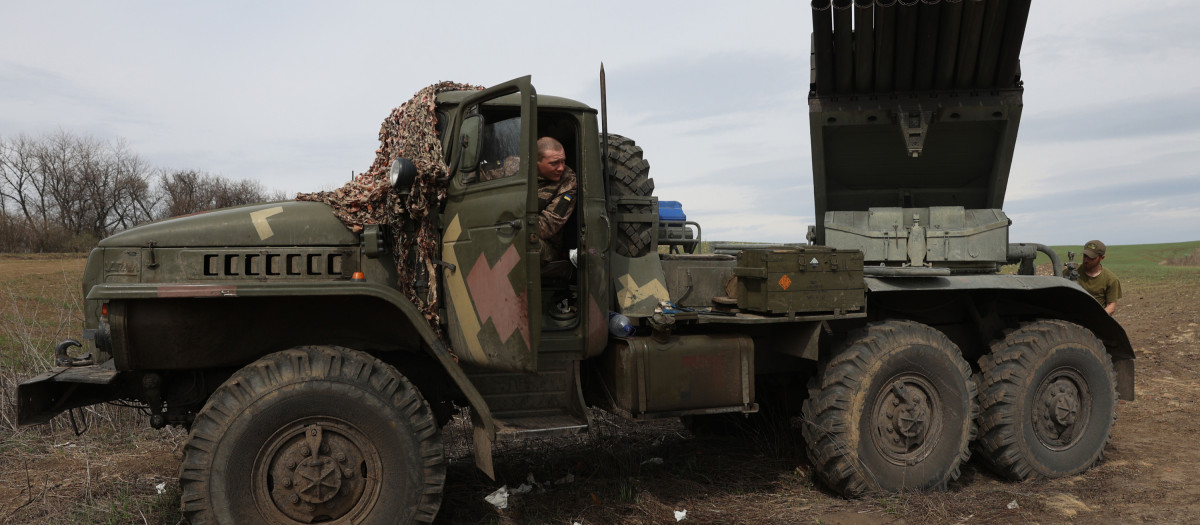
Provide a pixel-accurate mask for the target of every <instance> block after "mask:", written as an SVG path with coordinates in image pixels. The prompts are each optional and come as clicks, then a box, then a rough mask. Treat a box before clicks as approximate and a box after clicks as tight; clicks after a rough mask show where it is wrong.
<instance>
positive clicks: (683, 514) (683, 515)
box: [675, 509, 687, 522]
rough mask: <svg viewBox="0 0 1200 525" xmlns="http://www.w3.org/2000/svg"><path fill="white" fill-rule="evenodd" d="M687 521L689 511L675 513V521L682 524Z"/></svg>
mask: <svg viewBox="0 0 1200 525" xmlns="http://www.w3.org/2000/svg"><path fill="white" fill-rule="evenodd" d="M686 519H687V509H684V510H677V511H675V521H676V522H680V521H683V520H686Z"/></svg>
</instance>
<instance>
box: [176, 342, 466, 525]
mask: <svg viewBox="0 0 1200 525" xmlns="http://www.w3.org/2000/svg"><path fill="white" fill-rule="evenodd" d="M444 480H445V460H444V457H443V450H442V442H441V435H440V433H439V432H438V428H437V425H436V423H435V421H434V418H433V413H432V411H431V410H430V408H429V404H428V403H427V402H426V401H425V399H424V398H423V397H422V396H421V394H420V392H418V391H417V389H416V388H415V387H413V385H412V383H410V382H409V381H408V380H407V379H406V378H405V377H404V376H402V375H400V373H399V372H397V371H396V369H394V368H392V367H391V366H388V365H386V364H384V363H382V362H381V361H379V360H377V359H375V358H373V357H371V356H369V355H367V354H364V353H362V352H357V351H354V350H348V349H344V348H336V347H301V348H294V349H291V350H285V351H283V352H278V353H275V354H271V355H268V356H266V357H263V358H262V359H259V360H258V361H256V362H254V363H251V364H250V365H248V366H246V367H245V368H243V369H241V370H239V371H238V372H237V373H236V374H234V375H233V376H232V377H230V378H229V380H227V381H226V382H225V383H224V384H222V385H221V386H220V387H219V388H218V389H217V390H216V391H215V392H214V393H213V395H212V397H210V398H209V400H208V402H207V403H206V404H205V406H204V408H203V410H201V412H200V414H199V416H198V417H197V418H196V421H195V423H194V424H193V425H192V430H191V435H190V436H189V439H188V443H187V445H186V447H185V448H184V457H183V465H182V467H181V472H180V488H181V490H182V507H183V512H184V514H185V515H186V516H187V518H188V520H190V522H191V523H193V524H196V525H199V524H205V523H270V524H283V525H291V524H299V523H314V522H323V521H336V522H339V523H428V522H431V521H433V518H434V516H435V515H436V514H437V510H438V507H439V505H440V503H441V491H442V485H443V482H444Z"/></svg>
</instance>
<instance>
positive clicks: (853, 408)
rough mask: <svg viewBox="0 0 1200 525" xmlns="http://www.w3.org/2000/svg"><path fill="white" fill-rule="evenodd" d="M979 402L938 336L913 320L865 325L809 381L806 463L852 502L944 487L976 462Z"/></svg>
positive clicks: (951, 349)
mask: <svg viewBox="0 0 1200 525" xmlns="http://www.w3.org/2000/svg"><path fill="white" fill-rule="evenodd" d="M975 396H976V390H975V382H974V381H973V380H972V379H971V367H970V365H968V364H967V362H966V361H965V360H963V358H962V356H961V354H960V353H959V350H958V347H957V346H955V345H954V343H952V342H951V341H950V340H949V339H947V338H946V336H945V335H944V334H942V333H941V332H939V331H937V330H935V329H933V328H931V327H929V326H926V325H923V324H920V323H915V322H911V321H887V322H882V323H874V324H871V325H868V326H866V327H865V328H862V329H860V330H857V331H856V332H854V333H853V334H851V336H850V337H848V338H847V339H846V341H845V342H843V343H842V344H841V345H840V346H839V348H838V349H837V351H836V352H835V353H834V355H833V357H832V358H831V359H830V360H829V362H828V363H826V364H825V365H824V366H823V367H822V370H821V372H820V373H819V374H818V375H816V376H814V377H813V379H812V380H811V381H810V383H809V398H808V399H807V400H805V402H804V439H805V441H806V442H807V445H808V456H809V459H810V460H811V461H812V463H813V467H814V470H815V472H816V474H817V476H818V477H819V478H821V480H822V481H824V482H825V483H826V484H827V485H828V486H829V487H830V488H832V489H834V490H836V491H837V492H839V493H841V494H843V495H845V496H850V497H853V496H859V495H862V494H863V493H866V492H870V491H875V490H883V491H900V490H941V489H944V488H945V487H946V485H947V484H948V483H950V482H951V481H954V480H955V479H957V478H958V476H959V468H960V466H961V465H962V463H963V462H964V461H966V460H967V459H968V458H969V457H970V449H969V444H970V442H971V439H972V438H974V436H975V423H974V419H975V415H976V414H977V413H978V405H977V404H976V401H975Z"/></svg>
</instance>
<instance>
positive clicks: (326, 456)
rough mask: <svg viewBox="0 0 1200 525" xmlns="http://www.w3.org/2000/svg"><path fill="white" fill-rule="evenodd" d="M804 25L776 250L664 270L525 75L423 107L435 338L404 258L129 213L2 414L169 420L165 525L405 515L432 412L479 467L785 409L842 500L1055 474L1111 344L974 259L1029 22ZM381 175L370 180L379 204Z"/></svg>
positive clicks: (1008, 127)
mask: <svg viewBox="0 0 1200 525" xmlns="http://www.w3.org/2000/svg"><path fill="white" fill-rule="evenodd" d="M813 5H814V8H813V19H814V31H813V35H812V42H813V47H812V49H813V51H812V85H811V93H810V108H811V111H810V114H809V126H810V130H811V136H812V158H813V185H814V198H815V205H816V212H817V214H816V216H817V218H818V219H819V220H818V224H817V225H815V226H814V227H812V228H811V229H810V232H809V239H808V240H809V243H807V244H795V245H784V246H766V247H763V246H758V247H746V246H742V247H735V248H734V250H733V251H732V252H731V253H708V254H690V253H683V254H676V253H666V252H667V250H659V249H658V247H659V244H660V243H659V236H660V232H659V224H658V215H657V213H656V210H657V201H656V198H655V197H654V196H653V195H652V194H651V190H652V189H653V182H652V181H651V180H650V179H649V177H648V168H649V166H648V164H647V163H646V162H645V160H644V159H643V158H642V151H641V149H640V148H638V147H637V146H636V145H635V144H634V143H633V142H632V141H630V140H628V139H626V138H623V137H619V136H616V135H608V134H606V133H603V132H601V131H600V128H601V126H600V123H599V121H600V120H601V119H599V118H598V113H597V111H596V110H594V109H592V108H590V107H588V106H586V105H584V104H581V103H578V102H575V101H572V100H568V99H564V98H558V97H552V96H542V95H537V94H536V93H535V90H534V88H533V86H532V85H531V83H530V79H529V77H524V78H520V79H516V80H513V81H510V82H507V83H504V84H501V85H499V86H495V87H492V88H489V89H486V90H482V91H447V92H443V93H440V94H439V95H438V96H437V99H436V104H437V106H436V107H437V112H438V116H439V118H438V133H439V135H438V136H439V137H440V139H441V142H442V146H443V149H442V153H443V154H444V157H445V160H446V162H447V164H448V165H449V166H450V167H451V171H450V174H449V177H448V178H447V179H446V181H445V183H446V184H447V186H446V199H445V202H444V203H442V205H441V206H440V207H439V209H437V210H436V225H437V232H438V235H439V236H440V243H441V246H440V254H441V256H440V258H438V259H437V260H436V261H434V263H435V264H432V265H431V266H429V267H426V268H423V269H415V274H418V275H425V276H426V277H427V282H424V283H417V286H418V288H420V287H422V286H424V287H426V289H424V290H423V293H436V294H437V295H438V296H439V297H441V298H442V303H441V305H442V306H441V308H440V309H439V311H438V312H437V313H438V315H437V316H436V319H438V320H439V321H438V322H437V323H430V322H428V321H429V319H430V317H429V316H428V315H427V313H425V312H422V311H421V309H420V308H418V307H417V306H415V305H414V304H413V301H412V300H410V299H409V295H406V294H404V293H401V292H400V291H399V288H398V286H397V284H398V283H397V268H404V265H405V264H417V263H416V262H414V261H415V260H410V259H409V258H406V257H405V256H403V255H401V254H397V253H393V252H394V251H395V250H391V249H389V248H388V244H387V243H386V242H384V241H383V240H384V239H386V238H388V235H389V231H388V229H389V228H390V227H392V226H389V225H368V226H366V227H365V228H363V229H362V230H361V231H357V232H356V231H354V230H353V229H351V228H348V227H347V226H346V225H345V224H343V223H342V221H340V220H339V219H337V218H336V217H335V216H334V214H333V212H332V209H331V208H330V207H329V206H327V205H325V204H322V203H316V202H277V203H269V204H261V205H252V206H243V207H239V208H232V209H224V210H218V211H213V212H209V213H204V214H199V215H195V216H189V217H181V218H175V219H170V220H166V221H162V222H158V223H153V224H149V225H145V226H141V227H137V228H134V229H131V230H128V231H125V232H123V233H120V234H117V235H114V236H112V237H110V238H107V239H105V240H103V241H101V242H100V243H99V245H98V246H97V247H96V248H95V249H94V250H93V251H92V253H91V255H90V256H89V259H88V263H87V267H86V270H85V273H84V281H83V291H84V293H85V295H86V304H85V322H84V332H83V337H82V338H81V340H80V341H65V342H64V343H62V344H61V345H60V346H59V347H58V349H56V353H57V363H58V365H59V366H58V367H56V368H54V369H52V370H50V371H48V372H47V373H45V374H43V375H41V376H39V377H37V378H34V379H31V380H29V381H27V382H25V383H23V384H21V385H20V387H19V395H18V399H19V407H18V408H19V410H18V414H19V419H20V423H21V424H23V425H29V424H37V423H44V422H46V421H48V420H49V419H50V418H52V417H55V416H56V415H57V414H60V413H62V412H64V411H72V410H74V409H76V408H78V407H83V406H86V405H90V404H94V403H100V402H106V401H113V400H125V401H126V402H136V403H138V404H140V405H142V406H144V407H145V408H146V411H147V412H148V413H149V414H150V416H149V417H150V424H151V425H152V426H154V427H162V426H165V425H177V426H182V427H185V428H188V429H190V435H189V440H188V443H187V445H186V447H185V451H184V459H183V464H182V467H181V472H180V485H181V489H182V502H181V505H182V508H183V511H184V513H185V515H186V516H187V517H188V518H189V519H190V520H191V522H192V523H252V522H262V523H285V524H286V523H310V522H315V521H339V522H347V523H349V522H354V523H380V522H429V521H432V520H433V519H434V517H435V516H436V514H437V511H438V508H439V505H440V502H441V491H442V487H443V481H444V476H445V472H446V462H445V459H444V456H443V445H442V441H441V434H440V428H441V426H442V425H444V424H446V423H447V422H448V421H449V420H450V419H451V417H452V416H453V415H454V414H457V413H459V411H460V410H461V408H462V407H469V414H470V418H471V421H472V423H473V426H474V436H473V444H474V449H475V458H476V463H477V465H478V466H479V468H481V469H482V470H483V471H485V472H487V473H488V474H489V475H490V474H492V464H491V459H492V455H491V450H492V446H493V444H494V443H496V442H497V441H499V440H507V439H514V438H521V437H524V436H550V435H555V434H563V433H574V432H580V431H584V430H585V429H587V428H588V426H589V424H590V420H589V413H590V412H589V407H599V408H603V409H605V410H608V411H610V412H613V413H616V414H620V415H623V416H625V417H628V418H630V419H633V420H645V419H651V418H664V417H670V418H675V417H680V418H683V420H684V422H685V423H686V424H687V425H688V426H689V427H690V428H692V429H694V430H695V431H696V432H702V431H704V430H706V429H708V430H711V429H719V428H721V426H722V425H728V424H731V423H734V422H738V421H741V420H771V419H775V420H780V419H781V418H791V417H794V416H798V417H800V418H801V421H802V425H803V435H804V438H805V441H806V443H807V447H808V450H809V456H810V458H811V460H812V462H813V466H814V468H813V470H814V472H815V473H816V475H817V476H818V477H819V478H820V480H821V481H822V482H823V483H825V484H826V485H827V486H829V487H830V488H832V489H834V490H836V491H838V492H839V493H842V494H844V495H847V496H854V495H858V494H862V493H865V492H869V491H875V490H885V491H888V490H890V491H895V490H909V489H912V490H926V489H933V490H936V489H940V488H944V487H945V486H946V485H947V484H948V483H950V482H952V481H954V480H955V479H956V478H957V477H958V475H959V469H960V467H961V465H962V463H963V462H964V461H966V460H967V459H968V458H969V457H970V456H971V455H972V452H974V454H975V455H976V457H980V458H982V460H983V461H984V462H986V463H987V464H989V465H990V466H992V467H994V469H995V470H996V471H997V472H998V473H999V474H1001V475H1002V476H1005V477H1007V478H1010V479H1014V480H1023V479H1027V478H1033V477H1055V476H1065V475H1072V474H1076V473H1079V472H1082V471H1084V470H1086V469H1088V468H1089V467H1091V466H1092V465H1093V464H1095V463H1096V462H1097V461H1098V460H1099V459H1100V458H1101V456H1102V454H1103V451H1104V447H1105V445H1106V444H1107V442H1108V441H1109V439H1110V435H1111V429H1112V425H1113V422H1114V418H1115V409H1116V403H1117V397H1118V393H1119V394H1120V396H1121V397H1122V398H1127V399H1132V396H1133V362H1132V358H1133V350H1132V348H1131V346H1130V343H1129V340H1128V338H1127V336H1126V334H1125V332H1124V331H1123V329H1122V328H1121V326H1120V325H1119V324H1117V323H1116V322H1115V321H1114V320H1113V319H1112V318H1111V317H1110V316H1108V315H1107V314H1106V313H1105V312H1104V310H1103V309H1102V308H1101V307H1100V305H1098V304H1097V303H1096V301H1095V300H1093V299H1092V298H1091V297H1090V296H1088V294H1087V293H1085V292H1084V291H1083V290H1082V289H1081V288H1079V287H1078V286H1077V285H1076V284H1074V283H1073V282H1071V281H1069V280H1068V279H1065V278H1063V277H1062V276H1061V274H1058V275H1054V276H1049V275H1045V276H1039V275H1035V274H1034V271H1033V265H1032V262H1033V260H1034V257H1035V256H1036V255H1037V253H1038V251H1042V252H1046V253H1047V254H1048V255H1050V257H1051V259H1052V260H1053V261H1054V264H1053V266H1054V267H1055V272H1059V270H1058V268H1060V266H1061V265H1060V264H1059V262H1058V259H1057V257H1056V256H1055V254H1054V253H1053V251H1051V250H1048V249H1046V248H1044V247H1042V246H1040V245H1033V244H1016V243H1010V242H1009V239H1008V226H1009V222H1010V221H1009V220H1008V218H1007V216H1006V215H1005V214H1004V212H1003V211H1002V204H1003V200H1004V193H1005V189H1006V185H1007V180H1008V173H1009V165H1010V162H1011V159H1012V155H1013V148H1014V146H1015V141H1016V135H1017V127H1018V123H1019V119H1020V113H1021V107H1022V103H1021V97H1022V91H1023V88H1022V84H1021V81H1020V72H1019V63H1018V55H1019V50H1020V44H1021V40H1022V37H1023V33H1024V27H1025V19H1026V16H1027V14H1028V9H1029V1H1028V0H1025V1H1007V2H1006V1H995V0H987V1H973V0H964V1H962V2H941V3H939V2H921V3H919V4H918V3H917V2H899V3H897V2H886V1H880V2H870V1H854V2H851V1H850V0H843V1H836V2H832V3H831V2H830V1H829V0H824V1H816V2H813ZM789 117H790V116H787V115H781V117H780V118H789ZM546 135H549V136H554V137H556V138H558V139H559V140H560V141H561V142H562V143H563V145H564V148H565V153H566V158H567V164H568V165H569V166H571V167H572V168H573V169H574V170H575V172H576V173H577V174H578V179H579V187H578V191H577V195H576V196H575V197H576V202H577V205H576V208H575V211H574V213H573V214H572V216H571V218H570V221H569V222H568V223H567V225H566V228H565V234H564V243H565V244H566V246H567V247H569V248H572V249H574V250H576V253H577V256H576V257H575V263H574V264H573V265H572V266H571V267H570V268H569V269H568V270H567V271H561V268H560V269H559V270H560V271H556V272H553V273H546V274H545V275H544V274H543V272H544V270H545V268H544V267H543V266H542V265H541V262H540V256H539V255H540V254H539V252H538V250H539V245H538V242H537V237H536V235H535V232H536V230H537V227H536V225H537V215H538V212H539V207H538V199H537V193H536V184H537V169H536V162H535V161H536V157H535V155H536V153H535V152H536V145H535V143H536V140H537V138H538V137H540V136H546ZM514 157H515V158H516V159H517V163H516V164H513V165H516V166H517V168H516V169H515V170H511V173H506V175H507V176H503V177H481V176H480V174H481V173H482V172H484V171H485V170H487V169H489V166H493V167H494V166H496V164H494V163H503V162H504V161H505V160H506V159H510V158H514ZM413 176H414V175H413V173H412V169H411V164H410V163H408V162H406V161H405V160H403V159H398V160H396V162H395V163H394V164H393V170H392V182H393V190H392V191H397V192H403V191H408V188H409V183H410V181H411V180H412V178H413ZM697 233H698V232H697ZM662 236H663V237H664V238H667V237H672V236H671V235H668V234H663V235H662ZM666 242H667V241H664V243H666ZM1012 265H1015V266H1016V267H1017V268H1019V270H1018V271H1017V272H1016V274H1012V272H1008V273H1004V272H1002V271H1001V270H1002V267H1008V268H1011V267H1013V266H1012ZM410 284H411V283H410ZM625 320H628V324H625V323H624V322H623V321H625ZM77 345H82V346H83V347H84V348H83V349H82V350H79V351H75V350H72V347H74V346H77ZM79 355H83V357H76V356H79Z"/></svg>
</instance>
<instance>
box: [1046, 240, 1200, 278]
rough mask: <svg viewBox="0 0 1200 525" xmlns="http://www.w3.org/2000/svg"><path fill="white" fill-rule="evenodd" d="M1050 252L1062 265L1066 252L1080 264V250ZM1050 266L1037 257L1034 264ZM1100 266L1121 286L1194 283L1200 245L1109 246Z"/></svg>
mask: <svg viewBox="0 0 1200 525" xmlns="http://www.w3.org/2000/svg"><path fill="white" fill-rule="evenodd" d="M1051 248H1053V249H1054V251H1055V252H1058V257H1059V258H1060V259H1062V262H1064V263H1066V262H1067V252H1068V251H1070V252H1074V253H1075V262H1076V263H1080V264H1082V263H1083V255H1081V254H1082V253H1083V247H1082V246H1052V247H1051ZM1049 262H1050V259H1049V258H1048V257H1046V256H1045V255H1044V254H1040V253H1039V254H1038V258H1037V261H1035V263H1036V264H1039V265H1041V264H1045V263H1049ZM1103 264H1104V266H1106V267H1107V268H1109V269H1110V270H1112V271H1113V272H1116V274H1117V275H1118V276H1119V277H1120V278H1121V281H1122V282H1159V281H1163V282H1172V281H1175V280H1177V279H1183V280H1187V281H1189V282H1194V281H1193V280H1194V279H1195V278H1196V272H1195V271H1194V268H1195V267H1197V266H1200V241H1190V242H1175V243H1168V244H1135V245H1127V246H1109V247H1108V250H1107V252H1106V253H1105V255H1104V262H1103Z"/></svg>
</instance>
